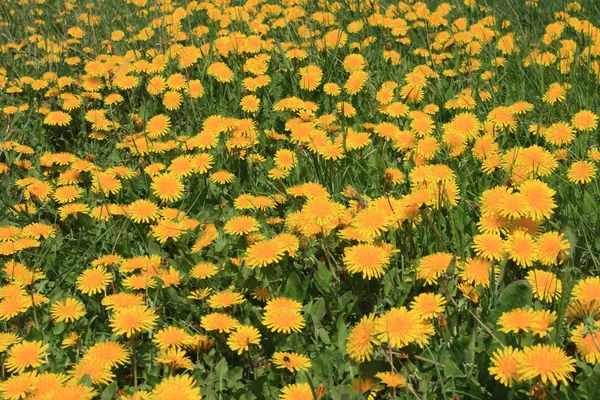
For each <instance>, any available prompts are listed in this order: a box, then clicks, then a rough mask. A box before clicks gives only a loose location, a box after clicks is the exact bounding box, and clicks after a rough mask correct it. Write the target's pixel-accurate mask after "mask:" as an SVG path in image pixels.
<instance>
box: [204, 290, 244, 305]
mask: <svg viewBox="0 0 600 400" xmlns="http://www.w3.org/2000/svg"><path fill="white" fill-rule="evenodd" d="M244 301H245V300H244V296H242V295H241V294H240V293H237V292H234V291H232V290H223V291H221V292H217V293H215V294H213V295H212V296H210V298H209V299H208V301H207V302H208V305H209V306H210V308H227V307H231V306H232V305H234V304H241V303H243V302H244Z"/></svg>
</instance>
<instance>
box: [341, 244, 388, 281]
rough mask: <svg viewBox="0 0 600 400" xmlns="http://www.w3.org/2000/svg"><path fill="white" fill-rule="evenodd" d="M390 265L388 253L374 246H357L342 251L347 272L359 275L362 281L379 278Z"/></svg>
mask: <svg viewBox="0 0 600 400" xmlns="http://www.w3.org/2000/svg"><path fill="white" fill-rule="evenodd" d="M389 264H390V252H389V251H387V250H386V249H385V248H383V247H380V246H376V245H374V244H357V245H355V246H351V247H347V248H346V249H345V251H344V265H345V266H346V268H347V269H348V271H349V272H351V273H353V274H356V273H361V274H362V277H363V279H371V278H379V277H381V276H383V275H384V273H385V270H386V269H387V267H388V265H389Z"/></svg>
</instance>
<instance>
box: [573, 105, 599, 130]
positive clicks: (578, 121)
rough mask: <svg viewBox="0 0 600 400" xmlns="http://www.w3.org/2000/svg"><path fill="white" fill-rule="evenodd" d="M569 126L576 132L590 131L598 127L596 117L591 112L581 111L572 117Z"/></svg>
mask: <svg viewBox="0 0 600 400" xmlns="http://www.w3.org/2000/svg"><path fill="white" fill-rule="evenodd" d="M571 125H573V127H574V128H575V129H577V130H578V131H591V130H594V129H596V128H597V127H598V116H597V115H596V114H594V113H593V112H591V111H588V110H581V111H579V112H578V113H576V114H575V115H573V118H572V119H571Z"/></svg>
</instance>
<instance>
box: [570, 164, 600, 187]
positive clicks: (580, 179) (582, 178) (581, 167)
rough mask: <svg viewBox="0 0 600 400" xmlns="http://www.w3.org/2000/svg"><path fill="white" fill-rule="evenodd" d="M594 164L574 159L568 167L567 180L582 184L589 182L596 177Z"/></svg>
mask: <svg viewBox="0 0 600 400" xmlns="http://www.w3.org/2000/svg"><path fill="white" fill-rule="evenodd" d="M596 171H597V168H596V166H595V165H594V164H593V163H591V162H589V161H576V162H574V163H573V164H571V166H570V167H569V170H568V171H567V178H568V179H569V182H573V183H577V184H582V183H590V182H591V181H592V180H593V179H594V178H595V177H596Z"/></svg>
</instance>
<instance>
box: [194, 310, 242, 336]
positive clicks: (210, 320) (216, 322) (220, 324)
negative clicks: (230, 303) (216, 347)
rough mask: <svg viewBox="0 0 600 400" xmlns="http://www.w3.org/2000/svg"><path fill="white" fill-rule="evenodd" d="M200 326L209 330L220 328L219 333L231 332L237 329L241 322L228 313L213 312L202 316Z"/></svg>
mask: <svg viewBox="0 0 600 400" xmlns="http://www.w3.org/2000/svg"><path fill="white" fill-rule="evenodd" d="M200 326H202V328H204V329H206V330H207V331H214V330H218V331H219V333H222V332H225V333H229V332H232V331H233V330H235V328H237V327H238V326H239V323H238V322H237V321H236V320H235V319H234V318H232V317H230V316H229V315H227V314H223V313H212V314H208V315H205V316H204V317H202V319H201V320H200Z"/></svg>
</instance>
